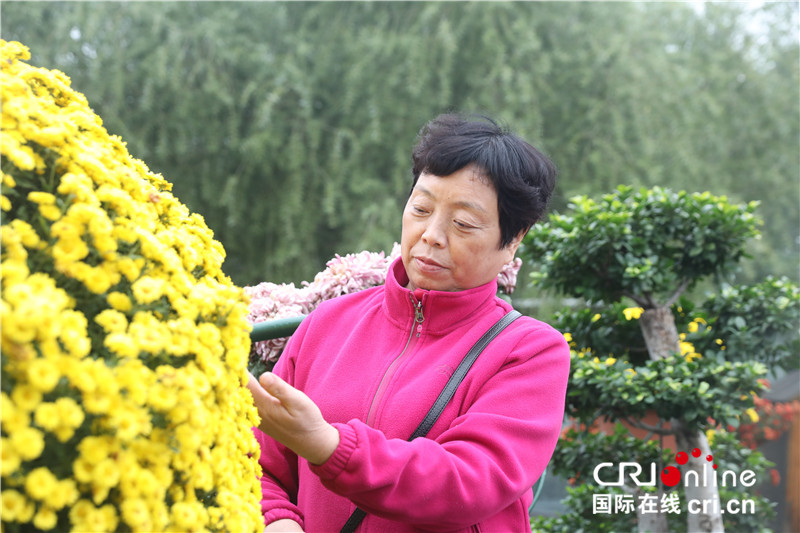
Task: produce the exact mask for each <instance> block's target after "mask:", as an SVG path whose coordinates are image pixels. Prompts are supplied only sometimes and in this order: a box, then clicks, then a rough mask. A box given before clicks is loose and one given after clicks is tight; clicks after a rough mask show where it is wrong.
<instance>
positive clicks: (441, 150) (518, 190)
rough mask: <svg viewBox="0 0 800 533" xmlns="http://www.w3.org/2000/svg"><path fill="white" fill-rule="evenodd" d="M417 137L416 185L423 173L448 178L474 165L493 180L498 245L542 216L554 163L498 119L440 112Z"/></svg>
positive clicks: (551, 186)
mask: <svg viewBox="0 0 800 533" xmlns="http://www.w3.org/2000/svg"><path fill="white" fill-rule="evenodd" d="M417 139H418V140H417V144H416V146H415V147H414V150H413V151H412V159H413V167H412V170H411V171H412V173H413V175H414V185H416V184H417V180H418V179H419V176H420V174H422V173H423V172H424V173H426V174H433V175H434V176H449V175H450V174H453V173H454V172H457V171H458V170H461V169H462V168H464V167H466V166H468V165H470V164H472V165H475V166H476V167H478V168H479V169H480V171H481V172H482V173H483V174H484V175H485V177H487V178H489V180H491V182H492V184H493V185H494V188H495V191H496V192H497V208H498V212H499V214H500V248H504V247H505V246H507V245H508V244H510V243H511V241H513V240H514V238H515V237H516V236H517V235H519V234H520V233H521V232H523V231H527V230H529V229H530V227H531V226H533V224H535V223H536V222H537V221H539V220H541V219H542V218H543V217H544V214H545V211H546V210H547V204H548V202H549V201H550V196H551V195H552V193H553V189H554V188H555V183H556V175H557V173H558V172H557V169H556V166H555V165H554V164H553V162H552V161H551V160H550V159H549V158H548V157H547V156H545V155H544V154H542V153H541V152H540V151H539V150H537V149H536V148H534V147H533V146H531V145H530V144H528V143H527V142H526V141H525V140H523V139H522V138H520V137H518V136H517V135H515V134H513V133H511V132H510V131H508V129H507V128H506V127H504V126H501V125H500V124H498V123H497V122H496V121H495V120H493V119H491V118H489V117H486V116H482V115H462V114H452V113H447V114H442V115H439V116H438V117H436V118H435V119H433V120H431V121H430V122H428V123H427V124H426V125H425V126H424V127H423V128H422V129H421V130H420V132H419V135H418V137H417Z"/></svg>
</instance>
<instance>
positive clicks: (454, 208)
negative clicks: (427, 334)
mask: <svg viewBox="0 0 800 533" xmlns="http://www.w3.org/2000/svg"><path fill="white" fill-rule="evenodd" d="M522 236H523V234H520V235H519V236H518V238H516V239H514V241H513V242H512V243H510V244H509V245H508V246H506V247H504V248H499V245H500V216H499V213H498V211H497V193H496V192H495V190H494V186H493V185H492V182H491V181H490V180H489V179H488V178H482V177H481V175H480V172H479V171H478V170H477V169H476V168H475V167H474V166H467V167H464V168H462V169H461V170H457V171H456V172H454V173H453V174H450V175H449V176H442V177H440V176H434V175H432V174H425V173H422V174H421V175H420V176H419V179H418V180H417V184H416V185H415V186H414V190H413V191H412V192H411V196H410V197H409V199H408V203H406V207H405V210H404V211H403V234H402V238H401V241H400V245H401V246H400V247H401V253H402V258H403V264H404V265H405V267H406V272H407V273H408V279H409V284H408V288H409V289H412V290H413V289H416V288H421V289H430V290H439V291H461V290H465V289H471V288H473V287H478V286H479V285H483V284H485V283H488V282H490V281H492V280H493V279H494V278H495V277H497V274H498V273H499V272H500V269H501V268H502V267H503V265H505V264H506V263H507V262H509V261H511V260H512V259H513V258H514V253H515V252H516V250H517V247H518V246H519V242H520V240H521V239H522Z"/></svg>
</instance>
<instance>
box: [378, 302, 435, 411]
mask: <svg viewBox="0 0 800 533" xmlns="http://www.w3.org/2000/svg"><path fill="white" fill-rule="evenodd" d="M409 297H410V299H411V305H412V306H413V308H414V323H413V324H412V325H411V331H410V332H409V334H408V340H407V341H406V345H405V346H404V347H403V350H402V351H401V352H400V354H399V355H398V356H397V357H395V358H394V361H392V364H390V365H389V368H387V369H386V372H384V374H383V377H382V378H381V382H380V384H379V385H378V390H377V391H376V392H375V396H374V397H373V398H372V403H371V404H370V406H369V412H368V413H367V425H368V426H372V424H373V422H374V421H375V411H377V407H378V405H379V404H380V401H381V400H382V399H383V394H384V392H386V387H388V386H389V383H390V382H391V380H392V376H394V373H395V371H396V370H397V368H398V367H399V366H400V363H401V361H402V360H403V359H404V358H405V357H406V356H407V355H408V354H409V353H410V352H411V348H412V347H413V345H414V344H416V339H418V338H419V336H420V335H422V323H423V322H424V321H425V315H424V314H423V313H422V300H419V301H417V299H416V298H414V295H413V294H409ZM415 332H416V335H414V333H415Z"/></svg>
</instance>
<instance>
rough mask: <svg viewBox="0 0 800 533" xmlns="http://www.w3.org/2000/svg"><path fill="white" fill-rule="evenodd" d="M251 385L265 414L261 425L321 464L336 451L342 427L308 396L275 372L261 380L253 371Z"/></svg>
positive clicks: (259, 410)
mask: <svg viewBox="0 0 800 533" xmlns="http://www.w3.org/2000/svg"><path fill="white" fill-rule="evenodd" d="M247 388H248V389H249V390H250V394H252V396H253V401H254V402H255V406H256V408H257V409H258V415H259V416H260V417H261V423H260V424H259V426H258V429H260V430H261V431H263V432H264V433H266V434H267V435H269V436H270V437H272V438H273V439H275V440H276V441H278V442H280V443H281V444H283V445H284V446H286V447H287V448H289V449H290V450H292V451H293V452H294V453H296V454H297V455H299V456H300V457H303V458H305V459H307V460H308V462H309V463H311V464H315V465H321V464H322V463H324V462H325V461H327V460H328V458H329V457H330V456H331V455H333V452H334V451H335V450H336V447H337V446H339V431H337V429H336V428H335V427H333V426H332V425H330V424H328V423H327V422H326V421H325V419H324V418H322V413H321V412H320V410H319V407H317V405H316V404H315V403H314V402H313V401H311V399H310V398H309V397H308V396H306V395H305V394H303V393H302V392H300V391H299V390H297V389H295V388H294V387H292V386H291V385H289V384H288V383H286V382H285V381H283V380H282V379H281V378H279V377H278V376H276V375H275V374H272V373H271V372H266V373H264V374H261V377H260V378H259V380H258V381H256V378H255V377H253V375H252V374H250V375H249V379H248V382H247Z"/></svg>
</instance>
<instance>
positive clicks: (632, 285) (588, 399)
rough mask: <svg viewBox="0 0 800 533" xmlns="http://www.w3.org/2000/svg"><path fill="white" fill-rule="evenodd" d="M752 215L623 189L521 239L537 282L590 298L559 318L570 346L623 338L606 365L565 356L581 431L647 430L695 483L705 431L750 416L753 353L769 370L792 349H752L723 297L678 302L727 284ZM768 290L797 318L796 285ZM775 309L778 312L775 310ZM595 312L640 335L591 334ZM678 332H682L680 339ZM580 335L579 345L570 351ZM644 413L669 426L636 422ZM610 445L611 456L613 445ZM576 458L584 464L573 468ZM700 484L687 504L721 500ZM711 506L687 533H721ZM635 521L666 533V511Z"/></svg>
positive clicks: (683, 196)
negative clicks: (678, 455)
mask: <svg viewBox="0 0 800 533" xmlns="http://www.w3.org/2000/svg"><path fill="white" fill-rule="evenodd" d="M756 206H757V204H756V203H755V202H751V203H749V204H745V205H738V204H733V203H730V202H728V201H727V199H726V198H725V197H717V196H713V195H711V194H710V193H707V192H706V193H696V194H689V193H686V192H673V191H670V190H667V189H662V188H658V187H656V188H653V189H649V190H648V189H639V190H634V189H633V188H631V187H626V186H621V187H619V188H618V189H617V190H616V191H615V192H614V193H613V194H608V195H605V196H603V197H602V198H601V199H600V200H599V201H595V200H592V199H589V198H587V197H585V196H581V197H576V198H574V199H573V200H572V201H571V203H570V205H569V208H570V210H571V212H570V213H569V214H568V215H567V214H554V215H552V216H551V217H550V218H549V223H548V224H543V225H540V226H537V227H534V228H533V229H532V230H531V232H530V233H529V234H528V236H527V237H526V241H525V246H524V249H523V256H524V257H525V258H527V259H528V260H530V261H532V262H533V263H534V265H535V267H536V268H537V270H536V272H535V273H534V274H533V278H534V280H535V282H536V283H538V284H539V285H540V286H541V287H543V288H548V289H553V290H555V291H557V292H560V293H563V294H565V295H569V296H573V297H579V298H584V299H586V300H587V306H586V309H581V310H577V311H575V312H574V313H573V314H572V315H570V316H567V315H562V317H561V319H564V318H571V319H572V326H575V329H574V332H575V335H574V337H573V339H572V340H573V343H574V345H575V347H576V348H586V349H589V348H592V346H591V345H589V344H587V343H586V340H587V339H588V338H589V336H588V335H587V334H588V333H589V331H590V330H593V332H594V333H595V334H596V335H595V337H594V339H593V340H595V341H598V342H597V345H598V347H601V349H602V347H603V346H604V344H605V347H606V348H607V349H611V346H612V344H611V341H610V340H609V339H614V337H615V335H617V336H619V335H621V337H619V338H620V339H625V340H626V341H627V342H624V343H618V344H616V345H615V346H616V347H615V348H613V349H615V350H618V351H616V352H615V353H613V354H611V353H610V352H608V351H606V354H608V355H609V356H608V357H605V360H603V361H601V360H600V359H599V357H597V356H596V354H600V353H601V352H600V351H588V350H582V351H576V352H575V353H574V355H573V368H572V375H571V384H570V390H569V392H568V412H569V414H570V415H572V416H573V417H575V418H576V419H577V420H578V421H579V422H581V423H584V424H585V425H588V424H591V423H592V422H593V421H594V420H595V419H596V418H597V417H605V418H607V419H610V420H614V421H626V422H627V423H628V424H629V425H631V426H634V427H639V428H644V429H647V430H648V431H650V432H651V434H652V435H662V436H667V435H672V436H674V438H675V443H676V447H677V449H678V450H683V451H691V450H695V449H696V450H698V451H699V453H697V454H691V453H690V454H688V457H687V459H686V460H685V461H681V462H682V463H683V464H680V468H681V471H682V474H683V476H684V477H685V476H686V475H687V474H688V472H690V471H694V472H696V473H697V475H698V476H699V479H703V477H702V476H703V468H704V467H705V465H706V463H707V462H708V461H707V458H708V457H710V456H711V455H712V454H711V450H710V447H709V442H708V437H707V433H706V431H707V430H708V429H711V428H713V427H715V425H716V424H718V423H726V424H732V425H736V424H738V421H737V417H738V416H739V415H741V414H742V413H744V412H746V411H747V409H748V408H750V407H752V405H753V403H752V395H751V394H750V393H751V391H757V390H759V389H760V385H759V382H758V380H759V379H760V378H762V377H763V376H764V375H765V374H766V366H765V365H764V364H763V363H762V362H760V361H758V358H759V357H758V354H759V353H762V354H771V355H769V356H767V355H764V356H763V357H761V359H762V360H764V361H766V360H769V362H770V363H773V364H774V363H776V360H775V359H776V357H777V358H778V359H780V361H778V362H786V361H788V360H789V359H788V358H789V354H790V353H792V350H791V349H790V348H784V349H783V351H781V350H770V348H771V347H770V346H763V347H762V348H761V349H760V350H759V349H758V347H756V345H755V343H754V342H753V340H754V339H755V338H756V336H757V335H760V334H762V333H763V332H762V331H759V330H757V329H756V328H753V327H752V326H751V327H750V328H749V329H751V330H754V331H755V333H748V324H747V319H746V316H742V315H741V314H739V313H731V312H729V313H728V314H727V315H726V314H722V313H721V312H722V311H723V310H724V309H727V310H728V311H731V310H732V309H736V308H735V306H727V307H726V306H725V305H724V304H722V303H721V302H723V301H724V299H722V298H721V297H719V298H717V299H716V300H714V299H712V300H711V303H712V304H713V305H710V306H709V307H710V309H711V312H705V311H703V310H702V309H701V308H698V309H695V308H694V307H693V306H692V304H691V302H690V301H689V300H687V299H686V298H685V296H686V295H687V294H688V292H687V291H691V289H693V288H694V287H696V286H697V284H698V283H699V282H700V281H701V280H705V279H708V278H713V279H714V280H715V281H717V282H720V281H724V280H726V279H727V278H729V277H730V275H731V274H732V273H733V271H734V268H735V267H736V265H737V263H738V262H739V260H740V259H741V258H742V257H744V256H745V250H746V244H747V242H748V241H749V240H750V239H752V238H754V237H757V236H758V231H757V228H756V226H757V224H758V221H757V219H756V217H755V215H754V211H755V209H756ZM781 283H783V285H781ZM766 286H768V287H767V288H762V289H761V290H762V292H765V293H770V294H772V295H773V296H775V295H777V293H780V294H781V297H782V298H783V300H781V302H783V303H782V305H783V308H782V309H781V310H779V311H780V312H781V313H784V314H785V313H793V316H796V314H797V309H798V305H797V290H796V288H792V287H790V286H789V285H788V284H786V283H785V282H776V281H774V280H771V281H770V280H768V282H767V283H766ZM745 292H746V291H745ZM740 293H741V291H740ZM723 296H724V293H723ZM762 303H763V301H762ZM762 307H763V306H762ZM596 309H605V310H606V311H608V312H607V313H597V311H596ZM772 311H776V309H775V308H774V306H773V308H772ZM603 314H606V315H614V316H615V320H616V321H617V322H623V323H628V324H629V325H632V324H636V323H637V322H638V326H639V329H640V334H639V335H638V336H637V333H636V332H635V331H633V330H631V328H630V327H627V328H622V329H621V330H619V329H617V330H612V329H611V328H610V326H608V324H606V326H605V330H603V332H602V333H600V334H597V333H599V331H600V330H599V329H598V328H596V327H593V326H595V325H596V326H600V325H601V324H602V322H603V320H601V318H602V316H603ZM576 315H581V316H576ZM635 319H638V320H635ZM567 322H568V321H567ZM710 322H713V324H709V323H710ZM595 323H596V324H595ZM764 324H766V325H764V326H763V327H768V328H773V329H775V328H777V329H780V328H781V327H782V328H783V329H784V330H786V331H788V329H789V328H790V327H791V325H790V324H791V322H786V321H780V320H773V321H765V322H764ZM786 324H789V326H788V327H787V326H786ZM679 325H680V326H681V329H682V330H685V331H683V332H682V333H679V328H678V327H679ZM559 326H560V327H561V328H562V330H566V331H570V330H572V328H571V327H569V326H567V327H566V328H565V325H564V324H559ZM758 327H762V325H758ZM718 331H719V332H724V333H725V334H726V335H728V337H726V338H727V339H728V341H727V342H728V345H726V341H725V340H723V339H722V338H721V337H719V336H716V335H715V334H716V333H717V332H718ZM581 333H583V338H582V339H581V341H582V342H581V344H577V343H576V340H577V339H578V338H579V337H581V335H580V334H581ZM637 338H638V339H641V340H643V342H641V341H637V340H636V339H637ZM773 339H774V340H775V342H776V343H778V344H780V343H781V342H783V343H784V345H785V343H786V342H787V337H786V335H785V334H784V335H783V336H781V335H776V336H775V337H773ZM695 344H696V345H695ZM772 348H774V346H772ZM596 349H597V348H595V350H596ZM794 353H796V352H794ZM781 354H783V355H781ZM770 357H771V358H772V359H771V360H770V359H769V358H770ZM648 409H650V410H654V411H655V412H656V413H657V414H658V415H659V417H660V418H661V419H662V421H663V422H669V424H668V425H667V424H665V423H662V424H656V425H653V424H645V423H644V422H642V420H641V419H642V418H643V417H644V415H645V412H646V410H648ZM620 438H622V437H621V436H618V439H617V440H618V441H619V439H620ZM628 441H629V442H630V439H629V440H628ZM588 446H589V445H588V444H586V446H584V447H588ZM615 446H616V447H615V448H613V449H615V450H616V453H618V451H619V449H620V448H619V442H618V443H617V444H616V445H615ZM595 447H596V446H595ZM586 451H587V450H584V452H586ZM640 451H641V453H640V454H638V455H637V457H640V458H643V459H644V458H647V457H649V458H650V459H651V460H653V461H656V462H660V461H663V460H665V459H666V460H669V459H667V458H665V457H659V455H660V454H659V453H658V452H657V451H655V450H647V449H642V450H640ZM558 453H559V452H557V454H558ZM591 455H592V454H588V453H582V454H579V457H575V456H573V458H572V461H573V462H574V463H575V464H573V466H574V467H576V470H575V472H582V474H583V475H586V473H587V472H589V471H591V470H592V469H593V468H594V466H592V465H590V464H587V463H586V462H585V459H586V458H587V457H590V456H591ZM594 457H597V455H596V454H595V455H594ZM581 458H583V460H584V462H583V464H579V463H581V460H582V459H581ZM604 460H610V459H604ZM628 460H630V459H628ZM556 461H558V457H556ZM595 465H596V463H595ZM696 485H701V484H700V483H697V484H696ZM703 485H704V486H690V485H689V484H687V486H686V487H685V494H684V497H685V498H686V500H687V501H688V500H700V501H713V500H719V498H720V494H719V492H720V491H719V489H718V487H716V486H715V484H711V483H708V484H703ZM637 490H639V491H640V492H642V491H647V490H650V489H648V488H647V487H643V488H637ZM661 490H663V489H659V492H660V491H661ZM661 497H662V498H663V497H664V495H663V494H661ZM720 507H721V506H716V507H715V506H709V507H708V508H703V509H702V510H701V511H700V512H697V513H687V514H688V517H687V528H688V531H693V532H699V531H721V530H723V521H722V514H721V512H720V511H721V509H720ZM650 511H653V510H652V509H650ZM637 514H638V526H639V529H640V530H641V531H666V530H667V516H666V515H667V513H665V512H663V506H662V507H661V508H660V509H656V512H643V510H642V509H640V508H637ZM726 518H729V517H726Z"/></svg>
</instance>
